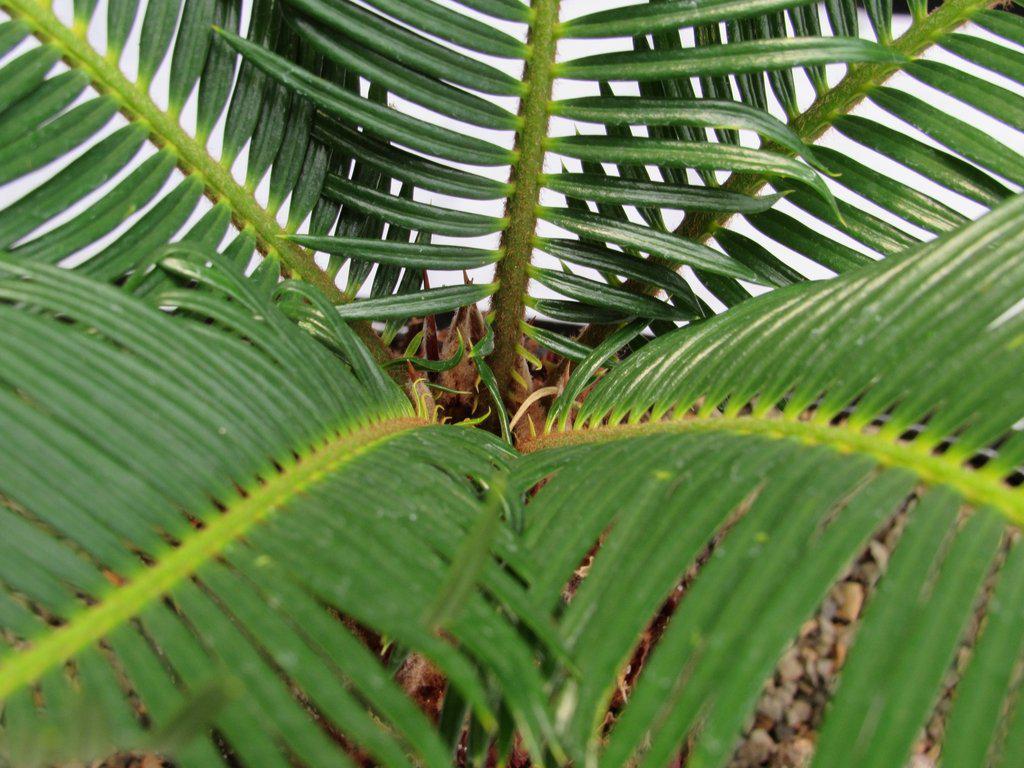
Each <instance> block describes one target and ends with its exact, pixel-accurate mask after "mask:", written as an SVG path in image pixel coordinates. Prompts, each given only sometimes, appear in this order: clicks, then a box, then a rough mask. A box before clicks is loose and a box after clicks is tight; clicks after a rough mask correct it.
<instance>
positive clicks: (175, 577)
mask: <svg viewBox="0 0 1024 768" xmlns="http://www.w3.org/2000/svg"><path fill="white" fill-rule="evenodd" d="M165 268H167V269H170V270H172V271H173V272H174V273H176V274H180V275H183V276H186V277H188V278H190V279H193V280H199V281H200V282H201V283H203V284H205V285H208V286H210V287H209V288H208V289H207V290H203V291H197V290H195V289H189V290H182V289H178V288H175V287H173V286H172V287H170V288H169V289H167V290H165V291H163V292H161V293H159V294H158V295H154V296H152V297H151V301H152V303H154V304H156V306H151V305H149V304H147V303H144V302H142V301H141V300H140V299H138V298H135V297H133V296H129V295H126V294H125V293H123V292H121V291H118V290H117V289H115V288H113V287H105V286H98V285H96V284H95V283H93V282H91V281H89V280H87V279H86V278H84V277H81V276H78V275H75V274H73V273H70V272H68V271H62V270H56V269H54V268H52V267H49V266H45V265H35V264H31V263H29V262H14V261H10V260H6V259H5V260H4V261H3V262H2V264H0V275H2V279H0V314H2V316H3V326H4V329H5V330H4V334H3V339H2V341H0V345H2V347H3V352H2V356H3V358H4V360H5V364H4V366H3V372H2V374H0V403H2V407H0V434H2V435H3V453H2V455H3V473H2V475H3V479H2V481H0V518H2V525H3V530H4V536H3V544H2V545H0V549H2V550H3V556H2V557H0V585H2V586H0V616H2V621H0V624H2V628H3V634H2V640H0V644H2V646H3V650H2V651H0V700H3V701H4V707H3V727H2V729H0V745H2V750H0V754H3V755H4V757H6V758H7V759H9V760H10V761H11V762H12V763H13V764H14V765H22V764H25V763H31V764H50V763H53V762H57V761H63V760H67V759H72V758H73V759H76V760H77V759H81V758H83V757H101V756H103V755H102V754H100V755H82V754H74V753H73V750H74V747H75V745H74V744H73V743H72V742H71V740H70V738H69V739H68V740H67V741H65V740H63V739H62V738H61V734H65V733H72V732H75V729H76V728H81V723H80V722H79V721H78V715H79V714H80V713H81V712H83V711H89V710H90V709H91V710H93V711H94V712H95V711H96V710H97V709H99V713H98V714H96V715H95V719H93V720H88V721H87V722H90V723H92V724H93V725H94V726H95V727H96V728H97V729H102V733H103V734H104V736H103V737H102V738H106V739H108V740H109V742H108V743H109V744H110V745H116V746H118V747H119V748H122V749H124V748H128V747H131V746H132V745H135V744H140V743H146V737H145V733H144V731H145V732H149V733H151V734H152V733H153V732H160V731H161V730H162V729H163V730H168V729H169V730H171V731H173V730H174V725H175V719H176V718H177V717H179V716H180V713H181V711H182V707H183V706H186V705H190V704H194V703H195V702H196V701H198V700H202V699H203V697H204V695H205V694H204V691H207V690H209V689H210V687H211V686H215V687H216V688H217V689H218V690H221V691H222V695H221V698H224V699H225V701H224V702H223V703H222V705H221V706H219V707H216V708H214V709H213V710H212V711H211V712H209V717H210V722H209V723H200V724H199V727H196V725H195V724H193V726H192V728H191V731H190V730H189V729H186V731H185V733H186V735H188V736H192V737H196V736H198V738H194V739H193V740H192V741H190V742H188V743H185V742H184V741H182V740H181V739H180V736H181V734H180V733H179V740H178V742H177V743H174V744H172V745H165V746H169V747H170V748H172V751H173V753H174V754H173V757H174V760H175V764H176V765H181V766H188V765H196V766H204V768H207V767H208V766H211V765H214V764H217V763H219V762H220V761H221V758H220V755H230V756H232V757H231V758H230V759H233V760H240V761H242V762H243V763H246V764H249V765H286V764H290V763H291V762H292V761H293V760H301V761H302V762H304V763H306V764H313V765H328V764H331V765H334V764H349V763H352V762H353V761H355V760H357V758H358V755H368V756H370V757H372V759H373V760H374V761H375V762H376V763H378V764H381V765H405V764H407V761H408V759H410V756H415V757H414V758H413V759H415V761H416V762H417V763H423V764H431V765H438V766H441V765H446V764H448V763H449V762H450V747H449V746H447V745H446V744H445V743H444V741H443V740H442V738H441V736H440V734H439V732H438V731H436V730H435V729H434V728H433V727H432V725H431V723H430V721H429V720H428V718H427V717H426V716H425V715H424V714H423V713H422V712H421V711H420V710H419V709H417V708H416V706H415V705H414V704H413V702H412V701H411V700H410V699H408V698H407V697H406V696H405V694H404V692H403V691H402V690H401V689H400V688H399V687H398V686H397V685H396V683H395V682H394V681H393V680H392V675H391V672H390V671H389V669H388V668H387V667H386V666H385V665H384V664H383V662H382V661H380V660H379V659H378V658H376V657H375V654H374V650H373V648H372V644H371V646H367V645H364V638H365V637H368V636H369V635H368V634H367V633H368V632H369V630H365V631H364V630H363V629H360V628H361V627H367V628H372V630H373V631H374V632H377V633H380V634H379V635H375V637H379V638H383V639H380V640H379V641H375V642H379V643H380V644H384V643H386V644H389V645H390V646H391V648H392V650H391V652H390V658H391V659H392V661H393V662H394V664H396V665H398V664H400V663H401V661H402V659H403V658H405V657H406V655H407V654H408V653H409V652H410V651H412V650H415V651H418V652H419V653H421V654H423V655H422V656H420V657H417V658H419V659H421V660H422V659H429V660H430V662H431V663H432V664H433V665H436V670H438V671H437V672H434V673H433V674H435V675H437V674H443V675H444V676H445V677H446V678H447V680H448V681H449V686H450V687H449V689H448V690H449V694H448V695H449V700H451V701H452V702H453V704H452V706H456V705H455V704H454V701H455V699H457V698H458V699H459V700H461V701H463V702H465V706H467V707H469V708H470V710H471V711H472V712H473V713H474V718H475V719H476V720H477V721H478V722H479V723H480V725H481V727H482V728H483V729H484V732H486V733H489V734H490V733H494V732H495V729H497V728H499V727H500V728H502V729H504V730H506V731H507V730H508V729H509V728H510V727H512V726H513V725H514V726H515V728H516V729H517V730H518V731H519V732H520V733H522V735H523V736H524V737H525V738H526V739H527V741H528V742H531V743H532V744H533V745H534V747H533V748H534V749H535V751H536V750H537V749H538V748H539V747H537V745H539V744H552V745H555V744H557V742H556V741H552V738H553V736H552V732H551V726H550V723H549V722H548V721H547V719H546V714H545V712H544V709H543V706H542V704H543V696H542V692H543V681H542V679H541V678H540V676H539V673H538V670H537V668H536V666H535V664H534V655H533V654H534V649H533V645H532V642H531V643H528V642H527V641H526V640H525V636H526V635H527V634H528V635H529V636H530V637H531V638H533V637H545V636H546V637H548V638H549V640H548V641H549V642H551V641H553V638H554V633H553V630H552V628H551V625H550V621H549V620H547V619H544V618H542V617H541V616H540V614H537V613H536V612H535V611H533V610H532V608H531V607H530V604H529V602H528V601H527V599H526V595H525V593H524V591H523V588H522V586H521V585H520V584H519V583H517V582H516V581H515V579H514V578H513V577H512V576H511V574H510V573H509V572H507V571H505V570H503V569H501V568H499V567H498V566H497V565H496V563H495V562H494V561H492V560H490V558H489V557H488V552H489V551H490V550H491V549H492V548H493V549H494V550H495V551H496V552H498V551H502V550H507V553H508V557H509V560H508V562H510V563H512V562H515V561H517V560H518V559H519V558H518V555H516V554H515V552H514V551H513V550H512V549H510V546H511V540H510V536H509V534H508V531H507V530H506V529H504V528H497V529H495V527H494V526H493V525H492V526H490V527H488V528H486V529H484V534H486V536H485V537H484V538H482V539H481V538H480V537H481V534H480V533H478V532H477V527H478V523H477V521H478V520H479V519H481V516H485V517H486V516H493V517H494V519H495V520H497V519H498V515H499V514H500V513H501V506H500V496H499V495H496V494H498V493H499V491H498V486H497V485H496V482H497V478H499V477H500V471H501V467H502V466H503V465H504V464H506V463H507V462H508V460H509V452H508V451H507V449H504V448H502V447H501V446H500V444H499V443H498V442H497V440H496V439H494V438H492V437H490V436H488V435H486V433H483V432H479V431H470V430H466V429H459V428H456V427H440V426H433V425H429V424H426V423H424V422H422V421H420V420H418V419H416V418H414V417H413V414H412V411H411V408H410V406H409V404H408V403H407V401H406V399H405V397H404V395H403V394H402V393H401V392H400V390H399V389H398V388H397V387H396V386H395V385H394V384H393V383H391V382H390V380H389V379H387V378H386V377H385V376H383V375H382V374H381V373H380V371H379V370H378V369H377V368H376V366H375V365H374V363H373V361H372V359H370V358H369V356H368V355H367V353H366V352H365V350H363V349H362V348H361V346H360V344H359V342H358V340H356V339H355V337H354V335H352V332H351V331H349V330H348V329H347V328H346V327H345V326H344V325H342V324H340V323H337V322H333V321H332V319H331V317H330V316H329V315H326V316H325V315H323V314H319V315H316V314H314V315H310V318H311V319H313V320H316V318H317V317H319V322H321V323H326V325H325V326H324V328H323V330H324V331H325V332H326V333H327V334H328V335H329V336H331V335H333V340H334V346H335V347H336V348H337V349H339V350H347V354H346V362H342V361H341V360H339V359H338V358H336V357H334V355H332V354H331V353H329V352H327V351H326V350H325V349H324V347H322V346H320V345H319V344H317V343H316V342H314V341H313V340H312V339H311V338H310V337H309V336H307V335H306V334H304V333H303V332H301V331H299V330H297V329H296V328H295V327H294V325H292V323H291V322H290V321H288V320H287V319H286V318H285V317H284V316H282V315H281V314H280V312H279V311H278V310H277V309H275V308H274V307H272V306H270V305H269V304H268V303H267V302H266V300H265V299H263V298H262V297H261V295H260V294H259V293H257V292H256V291H254V290H253V288H252V287H251V286H250V285H249V284H248V283H246V282H244V281H243V280H242V279H241V278H239V277H237V276H235V273H234V272H233V271H232V270H231V269H230V268H227V267H221V266H219V265H217V264H214V265H212V266H210V265H205V264H204V263H203V261H202V260H195V259H190V258H188V257H182V256H178V257H175V258H172V259H169V260H168V261H167V262H166V263H165ZM300 294H301V290H300ZM228 297H230V300H228ZM164 306H173V307H176V308H177V309H178V310H179V312H178V313H177V314H175V315H170V314H167V313H165V312H162V311H160V310H159V309H158V307H164ZM313 308H314V309H315V306H314V307H313ZM189 317H191V319H189ZM332 322H333V324H332ZM211 323H212V324H211ZM68 381H73V382H74V386H71V387H69V386H67V382H68ZM398 467H400V469H396V468H398ZM58 476H59V477H60V478H61V482H60V483H59V484H56V485H55V484H54V483H53V478H55V477H58ZM492 485H493V486H494V489H493V491H491V492H490V495H488V491H487V489H488V488H490V487H491V486H492ZM384 489H387V491H386V492H385V490H384ZM467 546H468V547H469V549H468V550H467V549H466V547H467ZM467 558H472V567H469V566H468V565H467V562H468V560H467ZM453 560H455V561H457V562H458V563H459V565H458V567H457V568H456V569H455V570H453V568H452V561H453ZM467 569H468V570H467ZM340 574H344V576H342V577H341V578H339V575H340ZM467 580H468V581H467ZM478 583H480V584H487V585H488V586H487V587H485V591H481V590H480V589H478V588H477V587H476V586H475V585H476V584H478ZM488 595H492V596H488ZM492 599H493V600H496V601H498V602H500V603H506V601H507V605H508V608H509V612H508V613H506V612H505V610H503V609H496V608H495V607H494V606H492V605H490V601H491V600H492ZM339 612H340V614H339ZM412 614H415V615H416V616H418V617H420V618H418V619H413V620H410V618H411V615H412ZM342 616H343V617H344V621H345V622H347V623H343V621H342ZM517 617H519V618H517ZM441 630H443V631H444V633H445V638H447V639H441V638H440V637H439V636H438V634H437V632H439V631H441ZM501 680H504V682H500V681H501ZM442 692H443V689H442ZM499 692H500V694H499ZM506 692H507V694H509V695H510V698H508V700H507V701H506V700H505V694H506ZM496 694H499V698H495V695H496ZM436 695H440V692H439V693H437V694H436ZM538 701H539V702H541V703H540V705H538ZM460 714H461V711H460ZM211 727H212V738H211V734H209V733H207V734H203V731H208V730H209V729H210V728H211ZM179 731H180V728H179ZM65 750H69V751H71V752H72V754H68V753H67V752H66V751H65Z"/></svg>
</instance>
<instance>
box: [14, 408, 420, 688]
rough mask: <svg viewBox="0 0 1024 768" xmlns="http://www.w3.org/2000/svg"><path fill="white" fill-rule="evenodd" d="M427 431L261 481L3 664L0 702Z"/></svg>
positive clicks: (399, 426)
mask: <svg viewBox="0 0 1024 768" xmlns="http://www.w3.org/2000/svg"><path fill="white" fill-rule="evenodd" d="M421 425H422V422H419V421H417V420H412V419H408V420H402V421H393V422H386V423H384V424H379V425H375V426H373V427H367V428H365V429H362V430H359V431H357V432H353V433H350V434H347V435H342V436H340V437H336V438H334V439H333V440H331V441H330V442H329V443H328V444H327V445H325V446H323V447H321V448H320V449H319V450H318V451H316V452H315V453H312V454H308V455H306V456H304V457H303V458H302V459H300V460H299V461H297V462H295V463H294V464H292V465H291V466H289V467H287V468H285V469H284V470H283V471H281V472H280V473H278V474H275V475H273V476H271V477H268V478H266V479H265V482H263V483H262V484H255V483H254V484H253V487H252V488H251V489H250V491H249V495H248V496H245V497H244V498H240V499H238V501H236V502H235V503H232V504H229V505H228V508H227V509H226V510H225V511H224V512H223V513H222V514H221V515H220V516H219V517H216V518H214V519H213V520H211V521H209V522H208V523H207V525H206V526H205V527H204V528H202V529H201V530H199V531H197V532H196V533H195V534H193V535H192V536H190V538H189V539H188V540H187V541H185V542H183V543H182V544H181V545H180V546H178V547H175V548H173V549H169V550H168V551H167V552H166V553H164V554H163V555H158V556H157V558H156V563H155V564H154V565H152V566H148V567H141V568H140V570H139V572H138V573H136V574H132V575H130V576H128V577H127V579H126V581H125V584H124V585H123V586H120V587H116V588H114V589H113V590H112V591H111V592H110V593H109V594H107V595H105V596H103V597H101V598H100V600H99V601H98V602H97V603H95V604H94V605H92V606H90V607H88V608H85V609H83V610H82V612H81V613H79V614H78V615H76V616H72V617H71V618H70V619H69V620H68V622H67V623H66V624H64V625H63V626H61V627H59V628H57V629H51V630H48V631H47V632H46V633H45V634H43V635H42V636H41V637H40V638H39V639H38V640H36V641H30V642H29V644H28V646H27V647H26V648H25V649H24V650H19V651H15V652H13V653H10V654H9V655H6V656H4V657H3V658H2V659H0V702H2V701H3V700H4V699H5V698H6V697H7V696H9V695H10V694H11V693H13V692H15V691H17V690H19V689H21V688H23V687H24V686H26V685H31V684H32V683H33V682H35V681H36V680H38V679H39V678H40V677H41V676H42V675H43V674H44V673H46V672H47V671H48V670H50V669H53V668H55V667H57V666H59V665H61V664H63V663H65V662H67V661H68V660H69V659H71V658H72V657H73V656H74V655H75V654H76V653H78V652H79V651H81V650H83V649H84V648H87V647H89V646H91V645H93V644H94V643H96V642H98V641H99V640H101V639H102V638H103V637H105V636H106V635H107V634H109V633H110V632H111V631H112V630H114V629H116V628H117V627H119V626H121V625H123V624H124V623H125V622H127V621H129V620H130V619H132V618H133V617H134V616H136V615H137V614H139V613H140V612H141V611H142V610H144V609H145V608H146V607H147V606H150V605H152V604H153V603H154V602H155V601H157V600H159V599H160V598H161V597H162V596H163V595H166V594H168V593H170V592H171V591H172V590H173V589H174V588H175V586H177V585H178V584H181V583H182V582H183V581H184V580H186V579H188V578H191V577H192V576H193V575H194V574H195V573H196V572H197V571H198V570H199V569H200V568H201V567H202V566H203V565H204V564H206V563H209V562H211V561H213V560H214V559H215V558H217V557H218V556H219V555H220V554H221V553H223V552H224V551H225V550H226V549H227V548H228V547H229V546H230V545H231V544H233V543H234V542H237V541H240V540H241V539H242V538H244V537H245V535H246V534H247V533H248V532H249V531H251V530H252V529H253V527H254V526H256V525H258V524H259V523H261V522H262V521H264V520H266V519H267V518H269V517H270V516H271V515H273V514H274V513H275V512H277V511H279V510H280V509H281V508H282V507H284V506H285V505H286V504H287V503H288V502H289V501H291V500H292V499H294V498H295V497H297V496H300V495H302V494H304V493H307V492H308V491H309V488H310V487H311V486H312V485H314V484H315V483H317V482H318V481H319V480H321V479H322V478H323V477H325V476H326V475H328V474H329V473H332V472H336V471H337V470H339V469H340V468H341V467H343V466H344V465H346V464H348V463H350V462H352V461H354V460H355V459H356V458H358V457H359V456H361V455H363V454H365V453H366V452H368V451H370V450H372V449H373V448H375V447H377V446H379V445H381V444H382V443H383V442H385V441H387V440H389V439H392V438H393V437H395V436H396V435H398V434H400V433H402V432H404V431H406V430H408V429H410V428H413V427H415V426H421Z"/></svg>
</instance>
